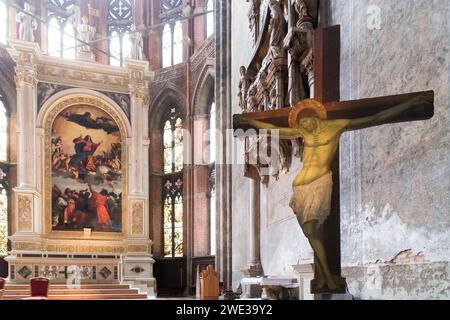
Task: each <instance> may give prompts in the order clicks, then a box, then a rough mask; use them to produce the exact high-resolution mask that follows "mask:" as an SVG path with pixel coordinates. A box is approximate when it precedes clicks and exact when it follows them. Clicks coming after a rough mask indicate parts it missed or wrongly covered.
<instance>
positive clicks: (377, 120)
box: [345, 96, 429, 131]
mask: <svg viewBox="0 0 450 320" xmlns="http://www.w3.org/2000/svg"><path fill="white" fill-rule="evenodd" d="M428 102H429V100H428V98H427V96H417V97H415V98H413V99H411V100H409V101H406V102H404V103H402V104H399V105H397V106H395V107H392V108H390V109H388V110H385V111H382V112H379V113H377V114H375V115H373V116H369V117H364V118H358V119H353V120H349V122H348V124H347V125H346V127H345V130H346V131H349V130H357V129H362V128H368V127H374V126H378V125H381V124H383V123H386V122H388V121H389V120H392V119H394V118H396V117H397V116H399V115H400V114H402V113H403V112H405V111H406V110H408V109H410V108H412V107H414V106H417V105H421V104H424V103H428Z"/></svg>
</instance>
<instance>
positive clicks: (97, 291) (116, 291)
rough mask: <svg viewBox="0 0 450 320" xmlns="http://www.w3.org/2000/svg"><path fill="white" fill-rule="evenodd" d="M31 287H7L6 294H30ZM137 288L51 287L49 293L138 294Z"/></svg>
mask: <svg viewBox="0 0 450 320" xmlns="http://www.w3.org/2000/svg"><path fill="white" fill-rule="evenodd" d="M29 293H30V289H29V288H28V289H23V290H17V289H16V290H10V289H6V290H5V292H4V296H14V295H28V294H29ZM138 293H139V291H138V290H136V289H81V290H78V289H73V290H72V289H54V288H53V289H50V290H49V295H63V294H64V295H66V294H68V295H74V294H138Z"/></svg>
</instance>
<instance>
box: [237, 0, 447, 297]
mask: <svg viewBox="0 0 450 320" xmlns="http://www.w3.org/2000/svg"><path fill="white" fill-rule="evenodd" d="M372 5H375V6H377V7H378V8H379V9H380V17H381V24H380V29H379V30H378V29H375V30H371V29H369V28H368V22H371V20H370V19H371V17H372V16H371V15H368V7H369V6H372ZM233 6H234V7H235V9H236V10H234V9H233V23H232V25H233V30H232V31H233V34H232V37H233V38H232V39H233V57H232V72H233V74H232V83H233V84H235V85H233V97H235V96H236V95H237V83H238V79H239V77H238V71H239V66H240V65H242V64H245V63H247V62H248V56H249V54H250V52H249V49H248V48H249V47H250V35H249V33H248V32H247V30H248V28H247V24H248V22H247V17H246V12H247V8H248V4H247V3H244V2H242V1H234V2H233ZM329 9H330V14H329V19H328V23H329V25H335V24H340V25H341V27H342V37H341V42H342V57H341V97H342V99H343V100H348V99H359V98H366V97H376V96H384V95H391V94H399V93H407V92H411V91H421V90H430V89H432V90H434V91H435V93H436V103H435V104H436V115H435V117H434V118H433V119H432V120H429V121H423V122H415V123H408V124H396V125H388V126H384V127H381V128H372V129H367V130H362V131H359V132H355V133H349V134H345V135H344V137H343V139H342V142H341V197H342V198H341V203H342V204H341V205H342V208H341V215H342V219H341V220H342V226H341V233H342V264H343V267H344V274H345V276H347V278H348V283H349V287H350V291H351V293H352V294H354V295H355V297H356V298H361V299H392V298H396V299H406V298H412V299H414V298H433V299H434V298H450V284H449V276H448V274H449V262H450V231H449V230H450V199H449V192H450V169H449V168H450V166H449V163H450V146H449V144H450V132H449V131H450V119H449V105H448V103H449V102H448V100H449V99H448V98H449V97H448V90H449V61H450V59H449V37H450V30H449V19H450V15H449V11H450V10H449V2H448V1H446V0H427V1H425V0H417V1H410V0H395V1H394V0H370V1H369V0H350V1H349V0H330V1H329ZM368 20H369V21H368ZM235 99H236V100H235V101H234V102H233V106H234V108H235V109H234V112H237V111H239V110H238V109H237V98H235ZM298 168H299V160H298V159H297V158H295V159H294V164H293V167H292V169H291V172H290V174H289V175H288V176H285V177H283V178H282V179H281V180H280V181H278V182H276V183H274V184H271V185H270V186H269V188H267V189H266V188H265V187H263V188H262V193H261V197H262V202H261V252H262V263H263V268H264V271H265V274H266V275H289V274H292V269H291V265H293V264H297V263H298V261H299V260H302V259H308V258H309V257H310V256H311V253H310V249H309V248H308V246H307V244H306V241H305V239H304V238H303V236H302V235H301V231H300V228H299V227H298V225H297V224H296V221H295V220H294V217H293V215H292V213H291V210H290V208H289V207H288V205H287V203H288V200H289V198H290V194H291V189H290V184H291V181H292V179H293V174H294V173H293V172H294V171H295V170H297V169H298ZM233 175H234V179H233V183H234V186H235V188H234V189H233V191H235V192H234V195H233V203H234V204H233V266H234V271H235V272H236V273H235V274H236V277H235V280H238V273H237V271H238V270H239V269H240V268H242V267H243V266H244V265H245V263H246V255H247V253H246V250H247V248H246V242H245V239H246V236H245V235H246V233H245V230H246V229H247V228H246V226H247V221H248V220H247V219H248V216H249V213H248V210H247V206H246V205H245V203H246V202H248V192H246V190H248V186H247V184H246V183H245V179H243V178H240V176H241V170H240V169H238V168H235V169H234V173H233ZM237 237H238V238H237ZM237 239H238V240H237ZM406 249H411V250H412V253H413V255H416V254H418V253H420V252H422V253H423V256H424V260H423V259H420V261H419V259H417V260H415V261H409V262H408V260H407V259H397V261H396V264H386V263H385V262H388V261H390V260H391V259H393V258H394V257H395V256H396V255H397V254H398V253H400V252H402V251H404V250H406ZM420 257H422V254H421V255H420ZM410 260H411V259H410ZM412 260H414V259H412ZM417 261H419V263H418V262H417Z"/></svg>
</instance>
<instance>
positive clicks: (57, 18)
mask: <svg viewBox="0 0 450 320" xmlns="http://www.w3.org/2000/svg"><path fill="white" fill-rule="evenodd" d="M77 3H78V1H77V0H47V1H46V3H45V6H46V8H47V48H48V50H47V51H48V54H49V55H50V56H53V57H62V58H66V59H73V58H75V53H76V39H75V37H76V32H75V25H74V21H75V16H76V15H77V14H78V12H79V10H78V8H79V7H78V5H77Z"/></svg>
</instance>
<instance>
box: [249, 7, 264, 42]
mask: <svg viewBox="0 0 450 320" xmlns="http://www.w3.org/2000/svg"><path fill="white" fill-rule="evenodd" d="M260 11H261V0H252V5H251V6H250V10H249V12H248V21H249V28H250V31H251V33H252V38H253V45H256V43H257V42H258V38H259V30H260V25H259V21H260Z"/></svg>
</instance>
